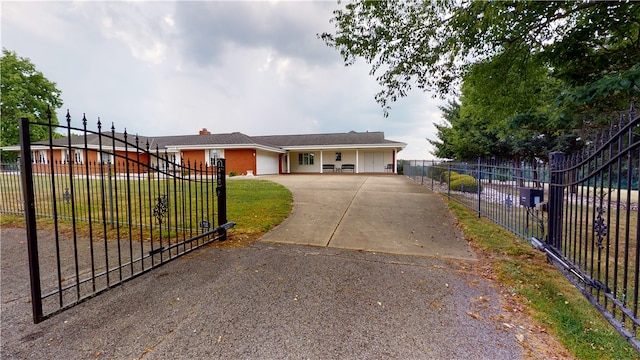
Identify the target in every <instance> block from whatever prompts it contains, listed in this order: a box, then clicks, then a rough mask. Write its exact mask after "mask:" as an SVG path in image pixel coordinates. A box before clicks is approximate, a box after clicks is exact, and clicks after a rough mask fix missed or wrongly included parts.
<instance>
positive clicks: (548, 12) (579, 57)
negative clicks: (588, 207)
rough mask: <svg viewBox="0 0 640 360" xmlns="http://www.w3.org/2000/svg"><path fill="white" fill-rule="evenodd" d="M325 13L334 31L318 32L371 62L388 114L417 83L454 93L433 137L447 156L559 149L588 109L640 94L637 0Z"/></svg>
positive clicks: (411, 3) (356, 8)
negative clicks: (542, 147)
mask: <svg viewBox="0 0 640 360" xmlns="http://www.w3.org/2000/svg"><path fill="white" fill-rule="evenodd" d="M332 21H333V22H334V24H335V27H336V31H335V33H324V34H321V35H320V37H321V38H322V39H323V40H324V41H325V43H326V44H327V45H329V46H331V47H334V48H336V49H337V50H339V51H340V53H341V55H342V56H343V58H344V61H345V63H346V64H347V65H350V64H353V63H354V62H355V61H356V60H357V59H358V58H362V59H364V60H365V61H366V62H368V63H369V64H371V71H370V73H371V74H372V75H375V76H376V79H377V81H378V82H379V84H380V86H381V91H380V92H379V93H378V94H377V95H376V100H377V101H378V102H379V103H380V104H381V106H382V107H383V109H384V111H385V114H386V113H387V112H388V111H389V109H390V104H391V103H392V102H394V101H396V100H397V99H398V98H399V97H403V96H405V95H406V94H407V92H408V91H410V90H411V89H413V88H418V89H422V90H425V91H429V92H432V93H434V94H436V95H440V96H442V97H452V96H453V97H457V98H459V101H458V102H457V103H458V105H459V109H457V117H455V118H454V119H455V120H454V121H453V122H451V118H449V117H450V115H451V114H450V113H447V112H446V111H444V120H445V124H442V125H440V126H439V127H438V136H439V138H440V140H441V141H440V142H437V141H436V142H435V143H440V144H442V145H446V147H447V150H446V151H444V150H443V151H444V153H447V154H449V156H456V157H457V156H460V155H461V154H462V153H465V154H467V155H469V154H470V153H473V154H475V156H481V155H485V154H486V153H487V152H490V153H491V154H492V155H495V152H496V151H498V150H497V149H500V151H502V150H504V151H508V152H510V153H511V154H514V153H518V152H519V151H524V152H527V151H528V150H527V149H531V142H533V143H535V144H545V147H546V150H545V151H549V150H550V149H551V148H553V149H559V150H567V149H569V148H570V147H571V146H569V147H567V146H568V145H567V144H574V143H575V141H571V140H569V141H564V140H562V141H561V140H560V139H561V138H563V137H567V136H568V135H567V134H568V133H571V134H573V136H574V137H575V138H578V137H579V136H580V134H579V132H580V129H581V128H584V127H589V126H590V127H593V126H599V125H600V122H601V121H602V120H596V121H588V122H585V121H584V119H585V117H589V118H592V117H593V116H595V115H594V114H597V113H601V112H611V111H617V110H620V109H623V108H626V107H628V104H629V102H630V101H632V100H637V98H638V95H639V93H640V91H639V88H640V41H639V37H638V35H639V33H640V4H639V3H633V2H591V1H577V2H576V1H544V2H538V1H491V2H486V1H462V2H460V1H453V0H441V1H429V0H405V1H397V2H396V1H364V0H362V1H356V2H351V3H348V4H346V5H345V6H344V7H343V8H341V9H339V10H336V11H335V12H334V18H333V19H332ZM450 105H451V104H450ZM448 109H449V110H451V108H448ZM441 110H443V109H441ZM443 126H445V127H446V126H449V127H450V129H449V130H446V131H445V129H444V128H443ZM459 131H462V132H465V133H460V134H456V133H457V132H459ZM472 133H474V134H475V135H474V136H470V134H472ZM441 135H442V136H444V138H442V137H440V136H441ZM454 138H455V139H457V141H459V142H460V143H458V144H455V146H454V144H445V142H450V141H453V139H454ZM465 138H466V139H468V140H467V141H465V140H464V139H465ZM481 139H482V141H481ZM527 139H528V140H527ZM531 139H534V140H531ZM542 139H544V141H543V140H542ZM565 140H566V139H565ZM574 140H575V139H574ZM435 143H434V144H435ZM479 144H484V145H483V146H479ZM527 144H528V145H527ZM562 144H565V145H562ZM498 145H499V146H498ZM574 145H575V144H574ZM572 146H573V145H572ZM454 148H458V150H460V151H458V152H455V151H454V152H452V149H454ZM465 148H466V150H465ZM442 149H444V148H438V149H437V150H436V152H439V151H440V150H442ZM463 150H464V151H463ZM536 152H537V151H536Z"/></svg>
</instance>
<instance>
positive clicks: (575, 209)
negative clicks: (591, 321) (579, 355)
mask: <svg viewBox="0 0 640 360" xmlns="http://www.w3.org/2000/svg"><path fill="white" fill-rule="evenodd" d="M638 126H640V117H639V116H637V115H636V114H635V109H634V107H633V105H632V106H631V110H630V111H629V113H628V115H626V114H624V113H623V114H621V115H620V118H619V120H618V121H617V122H613V123H612V124H611V126H610V128H609V129H607V131H605V132H604V133H603V134H602V135H601V136H600V137H599V138H598V139H596V140H595V141H593V143H592V145H591V147H590V148H589V149H587V150H586V151H585V152H584V153H581V154H576V155H572V156H570V157H565V156H564V154H562V153H557V152H556V153H551V154H550V156H549V164H550V170H549V171H550V183H549V223H548V235H547V239H546V244H544V246H546V248H547V253H548V254H549V255H550V258H551V259H552V260H554V262H557V263H558V262H559V263H560V264H561V265H562V268H564V269H566V270H567V272H566V273H567V275H568V278H569V279H570V280H572V281H573V283H574V284H575V285H576V286H577V287H578V288H580V289H581V290H582V292H583V293H584V294H585V296H587V298H588V299H589V300H590V301H591V303H593V304H594V306H596V308H598V309H599V310H600V311H601V312H602V314H603V315H604V316H605V317H606V318H607V320H609V322H611V323H612V324H613V325H614V326H615V327H616V328H617V329H618V331H619V332H620V333H621V334H622V335H624V336H625V337H626V338H627V339H628V340H629V342H630V343H631V344H632V345H633V346H634V348H635V349H636V350H638V351H640V341H639V340H638V337H637V333H638V328H639V326H640V319H639V318H638V306H639V303H640V302H639V294H640V293H639V291H640V246H638V245H639V244H638V238H639V237H640V236H639V235H640V216H639V215H638V201H639V200H638V191H639V185H640V133H639V132H638Z"/></svg>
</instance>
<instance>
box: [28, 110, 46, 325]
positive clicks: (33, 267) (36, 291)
mask: <svg viewBox="0 0 640 360" xmlns="http://www.w3.org/2000/svg"><path fill="white" fill-rule="evenodd" d="M20 165H21V167H22V196H23V198H24V203H25V204H24V219H25V222H26V225H27V251H28V252H29V280H30V281H31V308H32V309H33V322H34V323H35V324H37V323H39V322H40V320H41V319H42V298H41V296H42V290H41V288H40V264H39V263H38V231H37V228H36V206H35V196H34V193H33V169H32V168H31V139H30V138H29V119H27V118H21V119H20ZM54 196H55V194H54Z"/></svg>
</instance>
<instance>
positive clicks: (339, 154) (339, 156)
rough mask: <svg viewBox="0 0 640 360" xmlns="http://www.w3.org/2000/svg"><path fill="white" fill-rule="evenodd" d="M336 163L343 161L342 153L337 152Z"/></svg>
mask: <svg viewBox="0 0 640 360" xmlns="http://www.w3.org/2000/svg"><path fill="white" fill-rule="evenodd" d="M336 161H342V153H341V152H337V153H336Z"/></svg>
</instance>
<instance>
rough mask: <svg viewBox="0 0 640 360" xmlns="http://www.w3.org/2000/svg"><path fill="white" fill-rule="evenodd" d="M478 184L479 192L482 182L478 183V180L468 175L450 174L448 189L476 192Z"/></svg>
mask: <svg viewBox="0 0 640 360" xmlns="http://www.w3.org/2000/svg"><path fill="white" fill-rule="evenodd" d="M478 186H480V192H482V184H480V185H478V181H477V180H476V179H474V178H473V176H470V175H460V174H456V176H455V177H454V176H453V173H452V174H451V182H450V183H449V189H450V190H452V191H462V192H468V193H476V192H478Z"/></svg>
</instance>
